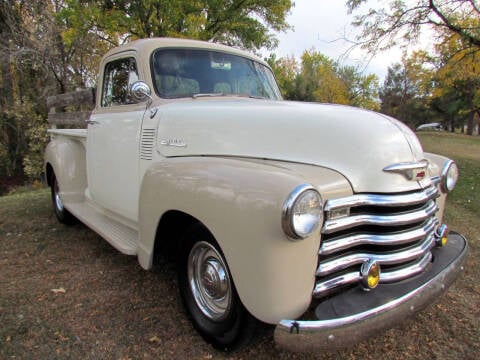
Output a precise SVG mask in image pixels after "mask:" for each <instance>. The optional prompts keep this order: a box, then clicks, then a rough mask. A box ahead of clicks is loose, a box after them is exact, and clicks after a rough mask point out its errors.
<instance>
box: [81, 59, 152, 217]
mask: <svg viewBox="0 0 480 360" xmlns="http://www.w3.org/2000/svg"><path fill="white" fill-rule="evenodd" d="M137 69H138V67H137V63H136V61H135V57H134V56H133V54H131V56H128V55H126V54H125V53H122V54H121V57H118V56H117V58H112V59H108V60H107V62H106V64H105V66H104V71H103V73H102V74H101V77H102V78H103V82H102V88H101V89H99V91H101V94H100V95H99V96H100V106H97V109H96V111H95V112H94V114H92V116H91V118H90V121H89V125H88V136H87V178H88V193H87V194H88V195H89V196H90V197H91V199H92V200H93V201H94V202H95V203H96V204H97V205H100V206H102V207H104V208H106V209H108V210H110V211H113V212H115V213H116V214H118V215H121V216H123V217H125V218H127V219H129V220H132V221H137V219H138V194H139V190H138V188H139V184H138V181H139V180H138V163H139V160H138V159H139V147H138V144H139V133H140V129H141V124H142V117H143V114H144V112H145V104H137V103H135V102H134V101H133V99H132V98H131V97H130V95H129V87H130V85H131V84H132V83H134V82H135V81H137V80H138V79H139V74H138V70H137Z"/></svg>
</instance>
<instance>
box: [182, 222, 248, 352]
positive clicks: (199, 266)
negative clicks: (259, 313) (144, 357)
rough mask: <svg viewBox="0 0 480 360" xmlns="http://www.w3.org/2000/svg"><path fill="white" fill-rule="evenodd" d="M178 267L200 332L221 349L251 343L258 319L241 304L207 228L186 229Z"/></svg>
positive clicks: (227, 270)
mask: <svg viewBox="0 0 480 360" xmlns="http://www.w3.org/2000/svg"><path fill="white" fill-rule="evenodd" d="M178 267H179V269H178V275H179V288H180V293H181V296H182V300H183V302H184V304H185V307H186V309H187V312H188V313H189V315H190V317H191V319H192V322H193V324H194V326H195V328H196V329H197V331H198V332H199V333H200V334H201V335H202V336H203V337H204V338H205V339H206V340H207V341H208V342H210V343H211V344H212V345H213V346H214V347H216V348H218V349H222V350H233V349H236V348H239V347H241V346H242V345H244V344H246V343H248V342H249V341H250V339H251V338H252V336H253V333H254V331H255V329H256V327H257V320H256V319H254V318H253V317H252V316H251V315H250V314H249V313H248V311H247V310H246V309H245V307H244V306H243V305H242V303H241V301H240V299H239V297H238V294H237V291H236V290H235V286H234V284H233V281H232V278H231V275H230V271H229V269H228V266H227V263H226V261H225V259H224V256H223V254H222V252H221V250H220V249H219V247H218V245H217V243H216V242H215V239H214V238H213V236H212V235H211V234H210V232H209V231H208V230H207V229H206V228H205V227H203V226H201V225H199V224H198V225H195V226H193V227H192V228H191V229H190V230H188V231H187V233H186V236H185V237H184V241H183V244H182V248H181V251H180V254H179V259H178Z"/></svg>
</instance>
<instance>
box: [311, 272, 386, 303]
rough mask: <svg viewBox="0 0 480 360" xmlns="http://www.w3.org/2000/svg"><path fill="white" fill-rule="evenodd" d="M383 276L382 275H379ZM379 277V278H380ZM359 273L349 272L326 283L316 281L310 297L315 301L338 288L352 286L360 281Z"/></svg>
mask: <svg viewBox="0 0 480 360" xmlns="http://www.w3.org/2000/svg"><path fill="white" fill-rule="evenodd" d="M381 275H383V274H381ZM381 275H380V276H381ZM361 278H362V277H361V275H360V271H355V272H350V273H347V274H343V275H340V276H337V277H334V278H332V279H329V280H326V281H317V282H315V287H314V288H313V294H312V296H313V297H314V298H316V299H318V298H322V297H324V296H326V295H328V294H330V293H332V292H334V291H333V290H335V289H336V288H338V287H340V286H345V285H350V284H354V283H356V282H360V280H361Z"/></svg>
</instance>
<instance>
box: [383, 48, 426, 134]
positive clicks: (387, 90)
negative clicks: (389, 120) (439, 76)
mask: <svg viewBox="0 0 480 360" xmlns="http://www.w3.org/2000/svg"><path fill="white" fill-rule="evenodd" d="M429 59H430V57H429V56H428V54H427V53H425V52H423V51H419V52H416V53H414V54H412V55H411V56H410V57H406V56H404V57H403V59H402V61H401V62H400V63H396V64H393V65H392V66H390V67H389V68H388V72H387V76H386V78H385V82H384V84H383V87H382V89H381V90H380V99H381V102H382V105H381V107H380V111H381V112H383V113H385V114H387V115H390V116H393V117H395V118H397V119H399V120H401V121H403V122H404V123H406V124H407V125H409V126H410V127H412V128H416V127H417V126H418V125H420V124H422V123H426V122H432V111H431V109H430V106H429V101H430V95H431V91H432V76H433V73H434V69H433V68H432V67H431V66H430V67H429V66H426V64H428V61H429Z"/></svg>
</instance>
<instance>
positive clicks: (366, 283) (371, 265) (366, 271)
mask: <svg viewBox="0 0 480 360" xmlns="http://www.w3.org/2000/svg"><path fill="white" fill-rule="evenodd" d="M380 272H381V271H380V264H379V263H378V262H377V261H375V260H369V261H366V262H364V263H363V264H362V267H361V269H360V274H361V276H362V285H363V288H364V289H365V290H370V289H375V288H376V287H377V285H378V283H379V282H380Z"/></svg>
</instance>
